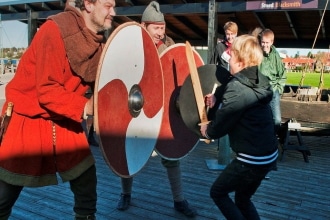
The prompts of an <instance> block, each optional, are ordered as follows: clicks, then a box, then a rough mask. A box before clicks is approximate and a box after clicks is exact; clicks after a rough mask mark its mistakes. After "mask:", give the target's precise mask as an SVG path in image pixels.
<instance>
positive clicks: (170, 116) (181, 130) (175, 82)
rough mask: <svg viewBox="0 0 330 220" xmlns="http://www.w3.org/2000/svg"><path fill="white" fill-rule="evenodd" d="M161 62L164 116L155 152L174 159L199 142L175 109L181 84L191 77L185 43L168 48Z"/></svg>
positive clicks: (198, 58) (161, 55) (177, 109)
mask: <svg viewBox="0 0 330 220" xmlns="http://www.w3.org/2000/svg"><path fill="white" fill-rule="evenodd" d="M193 54H194V58H195V61H196V66H197V67H199V66H202V65H203V64H204V62H203V59H202V58H201V57H200V55H199V54H198V53H197V52H196V51H195V50H193ZM160 60H161V64H162V68H163V78H164V114H163V120H162V126H161V130H160V133H159V137H158V140H157V144H156V151H157V153H158V154H159V155H161V156H162V157H163V158H166V159H168V160H177V159H180V158H183V157H185V156H186V155H187V154H188V153H189V152H191V151H192V150H193V148H194V147H195V146H196V144H197V142H198V139H199V138H198V136H197V135H196V134H194V133H193V132H192V131H191V130H190V129H189V128H188V127H187V126H186V125H185V123H184V121H183V120H182V117H181V115H180V111H179V106H178V105H179V103H180V100H179V96H180V90H181V87H182V84H183V83H184V81H185V79H186V78H187V77H188V76H189V74H190V73H189V66H188V61H187V58H186V46H185V44H182V43H178V44H175V45H172V46H170V47H168V48H167V49H166V50H165V51H163V52H162V53H161V54H160ZM180 97H181V96H180Z"/></svg>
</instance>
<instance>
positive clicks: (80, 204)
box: [0, 165, 97, 220]
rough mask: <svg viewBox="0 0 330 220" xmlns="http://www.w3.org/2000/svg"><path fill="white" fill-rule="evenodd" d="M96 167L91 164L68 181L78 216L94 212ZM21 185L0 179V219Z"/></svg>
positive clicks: (8, 209)
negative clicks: (76, 176)
mask: <svg viewBox="0 0 330 220" xmlns="http://www.w3.org/2000/svg"><path fill="white" fill-rule="evenodd" d="M96 184H97V179H96V168H95V165H93V166H91V167H90V168H89V169H87V170H86V171H85V172H84V173H82V174H81V175H80V176H79V177H78V178H76V179H73V180H71V181H70V189H71V191H72V192H73V195H74V207H73V210H74V212H75V213H76V215H79V216H88V215H91V216H93V215H94V214H95V213H96V201H97V193H96ZM22 190H23V186H16V185H11V184H8V183H6V182H4V181H1V180H0V220H7V219H8V218H9V216H10V214H11V211H12V207H13V206H14V204H15V202H16V200H17V199H18V197H19V195H20V193H21V191H22Z"/></svg>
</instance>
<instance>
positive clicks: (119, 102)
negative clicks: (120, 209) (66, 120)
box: [94, 22, 164, 177]
mask: <svg viewBox="0 0 330 220" xmlns="http://www.w3.org/2000/svg"><path fill="white" fill-rule="evenodd" d="M162 77H163V76H162V67H161V64H160V60H159V56H158V52H157V49H156V47H155V45H154V43H153V41H152V39H151V37H150V36H149V34H148V32H147V31H146V30H145V29H144V28H143V27H142V26H141V25H140V24H138V23H136V22H128V23H125V24H122V25H120V26H118V27H117V28H116V29H115V31H114V32H113V33H112V34H111V35H110V37H109V39H108V41H107V43H106V45H105V47H104V50H103V54H102V56H101V59H100V63H99V69H98V73H97V77H96V82H95V93H94V96H95V97H94V99H95V104H94V111H95V124H96V132H97V135H98V137H99V140H100V147H101V150H102V153H103V156H104V158H105V160H106V162H107V163H108V165H109V166H110V168H111V169H112V170H113V171H114V172H115V173H116V174H117V175H119V176H121V177H131V176H133V175H134V174H136V173H137V172H138V171H140V170H141V169H142V168H143V166H144V165H145V164H146V162H147V161H148V159H149V157H150V155H151V154H152V152H153V150H154V148H155V144H156V141H157V137H158V135H159V131H160V127H161V122H162V116H163V97H164V94H163V78H162Z"/></svg>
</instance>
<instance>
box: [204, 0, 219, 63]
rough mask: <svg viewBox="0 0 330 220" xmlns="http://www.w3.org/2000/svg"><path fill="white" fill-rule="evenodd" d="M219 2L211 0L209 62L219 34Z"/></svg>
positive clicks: (208, 43)
mask: <svg viewBox="0 0 330 220" xmlns="http://www.w3.org/2000/svg"><path fill="white" fill-rule="evenodd" d="M217 9H218V3H217V2H216V1H215V0H210V1H209V21H208V31H207V32H208V39H207V46H208V52H207V63H210V61H211V58H212V55H213V50H214V48H215V45H216V41H217V35H218V10H217Z"/></svg>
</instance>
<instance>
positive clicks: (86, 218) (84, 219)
mask: <svg viewBox="0 0 330 220" xmlns="http://www.w3.org/2000/svg"><path fill="white" fill-rule="evenodd" d="M74 219H75V220H95V219H96V218H95V215H79V214H76V216H75V218H74Z"/></svg>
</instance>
